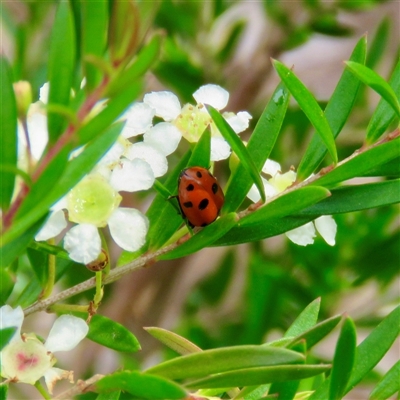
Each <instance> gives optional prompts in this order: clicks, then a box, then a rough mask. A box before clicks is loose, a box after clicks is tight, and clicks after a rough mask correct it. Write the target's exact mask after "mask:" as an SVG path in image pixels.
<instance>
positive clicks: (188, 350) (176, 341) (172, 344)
mask: <svg viewBox="0 0 400 400" xmlns="http://www.w3.org/2000/svg"><path fill="white" fill-rule="evenodd" d="M144 329H145V331H146V332H148V333H150V335H151V336H153V337H154V338H156V339H157V340H159V341H160V342H161V343H163V344H165V345H166V346H168V347H169V348H170V349H172V350H174V351H176V352H177V353H178V354H180V355H186V354H192V353H197V352H199V351H202V350H201V348H200V347H198V346H196V345H195V344H194V343H192V342H190V341H189V340H187V339H185V338H184V337H182V336H179V335H177V334H176V333H174V332H171V331H168V330H166V329H162V328H156V327H148V328H144Z"/></svg>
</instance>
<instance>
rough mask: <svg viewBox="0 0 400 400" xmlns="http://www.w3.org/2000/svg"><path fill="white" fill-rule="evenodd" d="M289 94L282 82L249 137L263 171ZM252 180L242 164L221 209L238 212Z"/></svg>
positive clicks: (253, 158)
mask: <svg viewBox="0 0 400 400" xmlns="http://www.w3.org/2000/svg"><path fill="white" fill-rule="evenodd" d="M289 97H290V96H289V92H288V90H287V88H286V86H285V85H284V84H283V83H280V84H279V85H278V86H277V87H276V89H275V91H274V93H273V94H272V97H271V100H270V101H269V102H268V104H267V105H266V107H265V109H264V111H263V113H262V114H261V117H260V119H259V120H258V122H257V125H256V127H255V128H254V131H253V133H252V134H251V136H250V140H249V142H248V144H247V146H246V148H247V151H248V152H249V154H250V156H251V158H252V160H253V162H254V164H255V165H256V167H257V169H258V171H261V168H262V167H263V165H264V163H265V162H266V160H267V158H268V157H269V155H270V153H271V151H272V149H273V147H274V145H275V142H276V140H277V138H278V135H279V132H280V130H281V127H282V122H283V119H284V117H285V115H286V110H287V107H288V104H289ZM252 183H253V182H252V181H251V178H250V175H249V173H248V172H247V169H246V168H245V167H244V166H243V165H242V164H241V163H239V165H237V167H236V169H234V170H233V171H232V174H231V176H230V177H229V181H228V184H227V186H226V189H225V204H224V206H223V208H222V212H223V213H228V212H231V211H236V210H237V208H238V207H239V206H240V205H241V203H242V202H243V200H244V199H245V197H246V193H248V191H249V190H250V188H251V185H252Z"/></svg>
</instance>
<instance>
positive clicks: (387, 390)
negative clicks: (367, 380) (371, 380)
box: [368, 360, 400, 400]
mask: <svg viewBox="0 0 400 400" xmlns="http://www.w3.org/2000/svg"><path fill="white" fill-rule="evenodd" d="M399 377H400V360H399V361H397V362H396V364H394V365H393V367H392V368H390V369H389V371H388V372H386V374H385V375H384V376H383V378H382V379H381V380H380V382H379V383H378V384H377V385H376V386H375V388H374V390H373V391H372V392H371V394H370V395H369V397H368V399H369V400H386V399H388V398H389V397H390V396H393V395H394V394H395V393H396V392H398V391H399V390H400V379H399Z"/></svg>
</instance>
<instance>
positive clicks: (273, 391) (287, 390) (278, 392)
mask: <svg viewBox="0 0 400 400" xmlns="http://www.w3.org/2000/svg"><path fill="white" fill-rule="evenodd" d="M299 385H300V381H299V380H297V381H295V380H288V381H285V382H275V383H273V384H272V385H271V388H270V389H269V391H268V395H269V396H271V397H275V396H278V398H281V399H293V398H294V396H295V394H296V392H297V390H298V388H299ZM274 395H275V396H274Z"/></svg>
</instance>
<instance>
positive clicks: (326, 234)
mask: <svg viewBox="0 0 400 400" xmlns="http://www.w3.org/2000/svg"><path fill="white" fill-rule="evenodd" d="M314 224H315V227H316V228H317V231H318V232H319V234H320V235H321V236H322V237H323V238H324V240H325V242H326V243H328V244H329V246H334V245H335V236H336V231H337V225H336V222H335V220H334V219H333V218H332V216H331V215H323V216H322V217H319V218H317V219H316V220H315V221H314Z"/></svg>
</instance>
